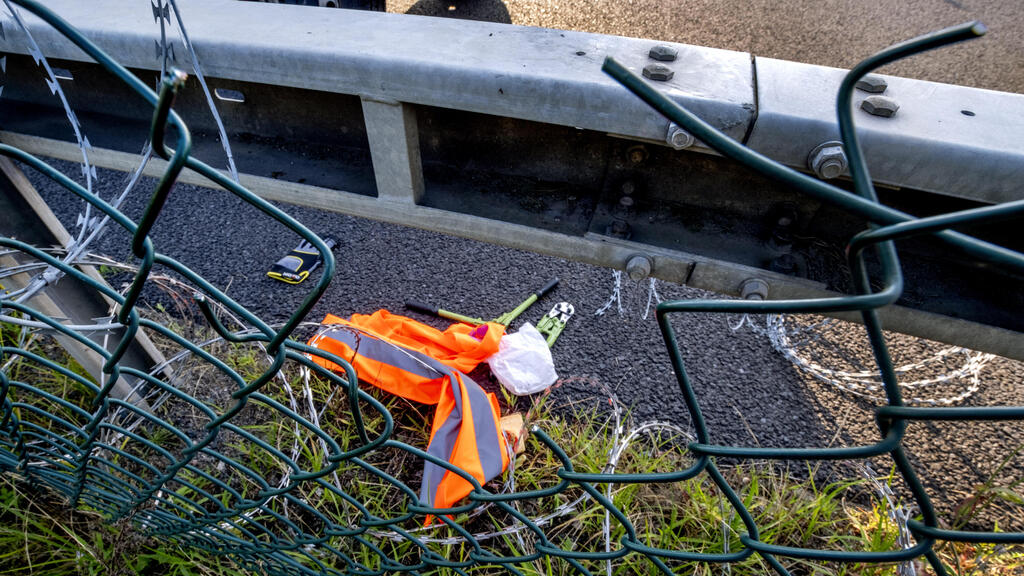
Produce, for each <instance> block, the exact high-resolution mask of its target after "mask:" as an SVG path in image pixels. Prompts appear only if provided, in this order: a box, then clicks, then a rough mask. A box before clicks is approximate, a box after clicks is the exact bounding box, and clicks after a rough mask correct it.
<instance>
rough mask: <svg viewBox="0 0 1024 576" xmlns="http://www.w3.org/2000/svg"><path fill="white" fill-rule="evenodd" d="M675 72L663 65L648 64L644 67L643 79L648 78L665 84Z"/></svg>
mask: <svg viewBox="0 0 1024 576" xmlns="http://www.w3.org/2000/svg"><path fill="white" fill-rule="evenodd" d="M674 75H675V72H673V71H672V69H671V68H669V67H668V66H665V65H664V64H657V63H654V64H648V65H647V66H644V77H645V78H650V79H651V80H657V81H659V82H667V81H669V80H671V79H672V76H674Z"/></svg>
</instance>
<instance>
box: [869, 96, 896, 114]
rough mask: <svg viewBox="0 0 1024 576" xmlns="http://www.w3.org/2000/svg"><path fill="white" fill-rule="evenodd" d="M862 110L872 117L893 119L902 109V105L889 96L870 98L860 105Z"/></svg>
mask: <svg viewBox="0 0 1024 576" xmlns="http://www.w3.org/2000/svg"><path fill="white" fill-rule="evenodd" d="M860 109H861V110H863V111H865V112H867V113H868V114H871V115H872V116H880V117H882V118H892V117H893V116H894V115H895V114H896V111H897V110H899V109H900V105H899V104H897V103H896V101H895V100H893V99H892V98H889V97H887V96H868V97H867V98H865V99H864V101H863V102H861V103H860Z"/></svg>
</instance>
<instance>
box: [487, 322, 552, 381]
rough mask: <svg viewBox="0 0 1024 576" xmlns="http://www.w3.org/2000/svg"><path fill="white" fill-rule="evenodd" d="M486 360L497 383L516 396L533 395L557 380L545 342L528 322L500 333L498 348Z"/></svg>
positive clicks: (549, 350) (549, 351)
mask: <svg viewBox="0 0 1024 576" xmlns="http://www.w3.org/2000/svg"><path fill="white" fill-rule="evenodd" d="M487 363H488V364H490V365H491V372H493V373H494V376H495V377H496V378H497V379H498V382H501V385H502V386H504V387H505V388H506V389H508V391H509V392H511V393H513V394H515V395H517V396H525V395H527V394H536V393H537V392H540V391H542V390H544V389H546V388H547V387H548V386H551V385H552V384H554V383H555V380H557V379H558V374H555V361H554V360H552V359H551V349H550V348H548V343H547V341H545V340H544V336H542V335H541V333H540V332H538V331H537V329H536V328H534V327H533V324H530V323H529V322H527V323H526V324H523V326H522V327H521V328H520V329H519V331H518V332H516V333H514V334H506V335H505V336H502V338H501V341H500V342H499V343H498V351H497V352H495V353H494V355H493V356H491V357H490V358H488V359H487Z"/></svg>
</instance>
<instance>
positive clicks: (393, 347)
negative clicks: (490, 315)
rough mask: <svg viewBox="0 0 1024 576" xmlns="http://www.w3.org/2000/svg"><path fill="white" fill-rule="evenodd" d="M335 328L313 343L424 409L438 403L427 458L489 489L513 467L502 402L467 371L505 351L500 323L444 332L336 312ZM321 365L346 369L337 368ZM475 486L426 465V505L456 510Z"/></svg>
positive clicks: (330, 321) (383, 316) (388, 317)
mask: <svg viewBox="0 0 1024 576" xmlns="http://www.w3.org/2000/svg"><path fill="white" fill-rule="evenodd" d="M323 324H325V325H332V327H331V328H329V329H327V330H324V331H321V333H320V334H317V335H316V336H314V337H313V338H312V339H311V340H310V341H309V344H310V345H311V346H316V347H317V348H320V349H322V350H325V351H327V352H330V353H332V354H335V355H337V356H340V357H341V358H344V359H345V360H347V361H348V362H349V363H351V364H352V367H353V368H355V370H356V373H357V374H358V375H359V379H360V380H362V381H365V382H367V383H369V384H372V385H374V386H376V387H378V388H380V389H382V390H385V391H387V392H390V393H392V394H397V395H398V396H402V397H404V398H408V399H410V400H415V401H417V402H422V403H424V404H436V405H437V411H436V412H435V413H434V423H433V427H432V428H431V431H430V442H429V444H428V446H427V453H428V454H431V455H433V456H436V457H438V458H440V459H442V460H447V461H448V462H451V463H452V464H454V465H456V466H458V467H459V468H462V469H463V470H465V471H466V472H468V473H469V474H470V475H472V476H473V478H475V479H476V480H477V481H478V482H480V483H481V484H483V483H485V482H487V481H489V480H491V479H492V478H495V477H497V476H498V475H500V474H501V473H502V472H504V471H505V469H506V468H507V467H508V452H507V450H506V444H505V437H504V435H503V434H502V432H501V425H500V423H499V420H500V418H501V412H500V410H499V408H498V399H497V398H496V397H495V396H494V394H491V393H489V392H484V390H483V388H481V387H480V385H479V384H477V383H476V382H474V381H473V380H472V379H470V378H469V376H466V374H465V372H469V371H471V370H473V368H475V367H476V366H477V365H478V364H479V363H480V362H482V361H483V360H485V359H486V358H488V357H489V356H491V355H492V354H494V353H495V352H497V351H498V341H499V340H500V339H501V337H502V336H503V335H504V333H505V329H504V327H503V326H501V325H500V324H493V323H488V324H487V325H486V327H483V326H481V327H476V326H470V325H468V324H454V325H452V326H450V327H448V329H447V330H445V331H444V332H441V331H440V330H437V329H436V328H432V327H430V326H427V325H425V324H422V323H420V322H417V321H415V320H413V319H411V318H406V317H404V316H398V315H395V314H391V313H390V312H388V311H387V310H378V311H377V312H374V313H373V314H371V315H369V316H367V315H364V314H354V315H352V318H351V319H350V320H344V319H342V318H338V317H337V316H333V315H331V314H328V315H327V317H326V318H324V321H323ZM314 360H315V361H316V362H317V363H318V364H320V365H322V366H324V367H325V368H328V369H331V370H336V371H340V368H339V367H338V366H337V365H336V364H334V363H333V362H329V361H327V360H324V359H321V358H315V357H314ZM472 489H473V486H472V485H471V484H470V483H469V482H468V481H466V480H465V479H463V478H462V477H460V476H459V475H457V474H453V473H451V472H449V471H448V470H445V469H444V468H442V467H441V466H438V465H436V464H433V463H431V462H426V463H425V466H424V470H423V483H422V485H421V487H420V499H421V500H423V501H424V502H426V503H427V504H428V505H430V506H433V507H435V508H449V507H452V506H454V505H455V503H456V502H458V501H459V500H461V499H462V498H464V497H465V496H466V495H467V494H469V493H470V492H471V491H472Z"/></svg>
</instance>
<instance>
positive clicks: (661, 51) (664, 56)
mask: <svg viewBox="0 0 1024 576" xmlns="http://www.w3.org/2000/svg"><path fill="white" fill-rule="evenodd" d="M647 55H648V56H650V57H651V58H654V59H655V60H659V61H661V62H673V61H675V59H676V56H678V55H679V51H678V50H676V49H675V48H673V47H671V46H666V45H665V44H658V45H657V46H655V47H654V48H651V51H650V52H648V53H647Z"/></svg>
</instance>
